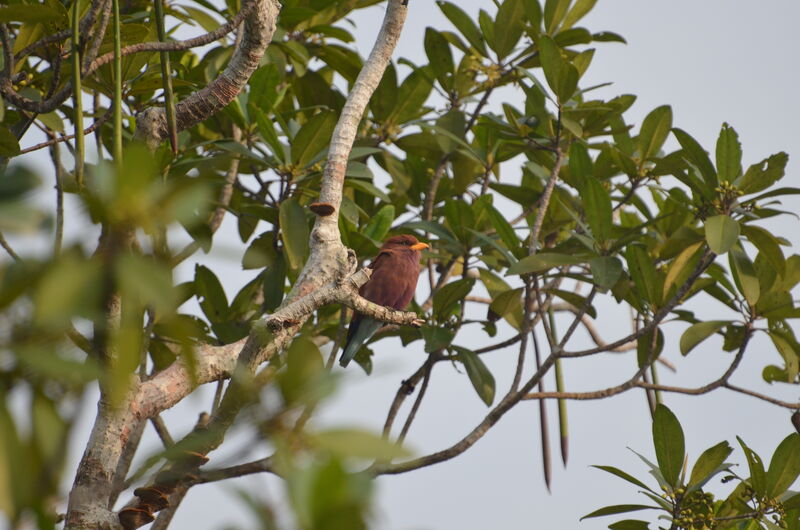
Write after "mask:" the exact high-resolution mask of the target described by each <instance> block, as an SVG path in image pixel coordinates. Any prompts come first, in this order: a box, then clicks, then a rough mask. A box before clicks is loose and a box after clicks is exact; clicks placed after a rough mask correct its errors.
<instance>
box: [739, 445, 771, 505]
mask: <svg viewBox="0 0 800 530" xmlns="http://www.w3.org/2000/svg"><path fill="white" fill-rule="evenodd" d="M736 439H737V440H738V441H739V445H741V446H742V450H743V451H744V456H745V458H746V459H747V467H748V468H749V469H750V487H752V488H753V491H755V492H756V494H757V495H766V493H767V491H766V488H767V482H766V480H767V476H766V472H765V471H764V462H763V461H762V460H761V457H760V456H758V455H757V454H756V453H755V451H753V450H752V449H750V448H749V447H747V445H746V444H745V443H744V440H742V439H741V438H739V437H738V436H737V437H736Z"/></svg>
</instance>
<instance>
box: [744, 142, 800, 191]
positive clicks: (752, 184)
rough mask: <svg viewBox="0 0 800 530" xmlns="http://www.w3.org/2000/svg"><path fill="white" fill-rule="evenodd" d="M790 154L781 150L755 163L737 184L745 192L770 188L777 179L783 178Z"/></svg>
mask: <svg viewBox="0 0 800 530" xmlns="http://www.w3.org/2000/svg"><path fill="white" fill-rule="evenodd" d="M788 161H789V155H787V154H786V153H783V152H780V153H777V154H774V155H772V156H770V157H769V158H765V159H764V160H762V161H761V162H759V163H758V164H753V165H752V166H750V167H749V168H747V171H746V172H745V174H744V175H743V176H742V179H741V180H740V181H739V182H737V183H736V186H737V187H738V188H739V189H740V190H741V191H742V192H743V193H744V194H745V195H749V194H751V193H757V192H759V191H761V190H764V189H766V188H769V187H770V186H772V184H774V183H775V182H776V181H778V180H780V179H781V178H783V175H784V173H785V170H786V163H787V162H788Z"/></svg>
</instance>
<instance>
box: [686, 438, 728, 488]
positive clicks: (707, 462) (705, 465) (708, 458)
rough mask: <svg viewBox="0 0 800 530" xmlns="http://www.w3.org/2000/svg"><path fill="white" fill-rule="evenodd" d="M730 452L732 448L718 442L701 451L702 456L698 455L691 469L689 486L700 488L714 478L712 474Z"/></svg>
mask: <svg viewBox="0 0 800 530" xmlns="http://www.w3.org/2000/svg"><path fill="white" fill-rule="evenodd" d="M731 451H733V448H732V447H731V446H730V444H729V443H728V442H720V443H718V444H717V445H715V446H713V447H709V448H708V449H706V450H705V451H703V454H701V455H700V458H698V459H697V462H695V464H694V467H693V468H692V474H691V476H690V477H689V486H696V487H699V488H702V487H703V484H705V483H706V482H707V481H708V480H709V479H711V477H713V476H714V472H715V471H716V470H717V469H719V467H720V466H721V465H722V464H723V462H725V459H726V458H728V456H729V455H730V454H731Z"/></svg>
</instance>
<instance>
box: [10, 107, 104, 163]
mask: <svg viewBox="0 0 800 530" xmlns="http://www.w3.org/2000/svg"><path fill="white" fill-rule="evenodd" d="M111 115H112V112H111V111H108V112H106V113H105V114H103V115H102V116H100V118H98V119H97V120H96V121H95V122H94V123H93V124H91V125H90V126H89V127H87V128H86V129H84V130H83V134H89V133H91V132H93V131H95V130H97V129H98V128H99V127H101V126H102V125H103V124H104V123H105V122H107V121H108V120H109V118H111ZM73 138H75V135H74V134H66V135H64V134H62V135H60V136H58V137H57V138H56V137H54V138H51V139H50V140H48V141H46V142H42V143H40V144H36V145H33V146H31V147H26V148H25V149H22V150H20V152H19V154H21V155H24V154H25V153H30V152H32V151H36V150H38V149H43V148H45V147H48V146H51V145H53V144H56V143H59V142H66V141H67V140H72V139H73ZM98 145H100V143H98Z"/></svg>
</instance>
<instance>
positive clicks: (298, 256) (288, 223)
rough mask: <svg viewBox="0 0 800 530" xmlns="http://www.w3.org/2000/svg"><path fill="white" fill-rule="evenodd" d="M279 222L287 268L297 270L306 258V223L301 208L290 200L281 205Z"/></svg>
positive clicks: (292, 199)
mask: <svg viewBox="0 0 800 530" xmlns="http://www.w3.org/2000/svg"><path fill="white" fill-rule="evenodd" d="M278 218H279V221H280V227H281V237H282V239H283V248H284V251H285V252H286V257H287V259H288V261H289V267H291V268H292V269H295V270H297V269H299V268H300V267H302V266H303V264H304V263H305V262H306V259H307V258H308V234H309V230H308V221H306V213H305V211H304V210H303V207H302V206H300V205H299V204H298V203H297V200H296V199H294V198H293V197H292V198H289V199H286V200H285V201H283V202H282V203H281V206H280V213H279V216H278Z"/></svg>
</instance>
